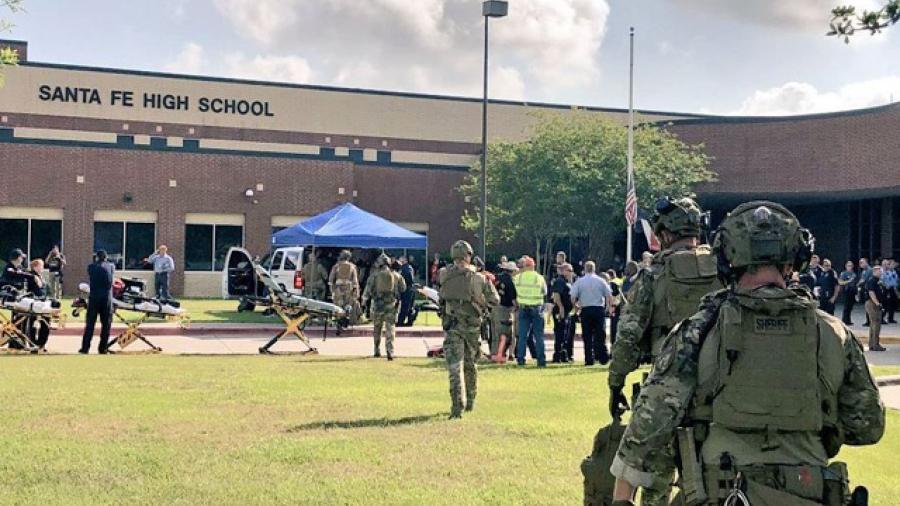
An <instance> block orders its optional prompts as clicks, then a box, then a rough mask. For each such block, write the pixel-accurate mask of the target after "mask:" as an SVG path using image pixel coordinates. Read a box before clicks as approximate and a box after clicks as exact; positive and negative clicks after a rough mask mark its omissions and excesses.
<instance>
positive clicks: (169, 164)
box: [0, 144, 464, 293]
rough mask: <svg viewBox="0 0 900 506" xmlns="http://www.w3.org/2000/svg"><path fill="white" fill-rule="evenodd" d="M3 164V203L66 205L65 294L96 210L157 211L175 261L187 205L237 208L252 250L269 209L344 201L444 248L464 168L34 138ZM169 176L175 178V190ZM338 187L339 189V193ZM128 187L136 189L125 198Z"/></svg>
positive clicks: (265, 243) (454, 224) (76, 275)
mask: <svg viewBox="0 0 900 506" xmlns="http://www.w3.org/2000/svg"><path fill="white" fill-rule="evenodd" d="M0 167H2V168H3V170H4V173H5V174H8V176H7V179H6V184H4V185H0V205H3V206H17V207H54V208H62V209H63V210H64V211H63V215H64V222H63V229H64V232H63V234H64V237H63V242H64V245H65V250H66V254H67V256H68V258H69V264H70V271H69V272H70V273H71V275H70V276H67V280H66V281H67V290H68V291H69V292H71V291H72V290H73V289H74V287H75V286H76V283H77V282H78V281H80V280H81V279H82V278H83V276H82V274H81V273H83V272H84V266H86V265H87V264H88V263H89V262H90V259H91V255H92V249H93V217H94V211H96V210H127V211H151V212H156V213H157V215H158V218H157V242H159V243H165V244H166V245H168V246H169V250H170V253H171V254H172V255H173V257H174V258H175V260H176V262H177V263H178V264H179V266H180V267H183V265H184V264H183V260H184V242H185V237H184V231H185V224H184V216H185V213H228V214H243V215H244V217H245V226H244V235H245V245H246V246H247V248H248V249H250V251H252V252H254V253H258V254H262V253H264V252H265V251H267V250H268V248H269V240H270V233H271V217H272V216H273V215H303V216H312V215H314V214H317V213H319V212H322V211H325V210H327V209H329V208H331V207H333V206H335V205H337V204H339V203H341V202H345V201H354V202H355V203H356V204H357V205H359V206H360V207H362V208H364V209H366V210H368V211H371V212H374V213H376V214H380V215H382V216H384V217H385V218H388V219H390V220H394V221H415V222H428V223H429V224H430V240H431V244H434V245H436V246H438V247H441V248H444V249H446V248H447V247H449V244H450V243H451V242H452V241H453V240H455V239H456V238H458V237H460V236H462V232H461V231H460V229H459V217H460V215H461V213H462V205H463V204H462V198H461V197H460V196H459V195H458V194H457V193H456V192H455V190H454V188H456V187H457V186H459V184H460V183H461V182H462V178H463V177H464V174H463V173H461V172H453V171H443V170H432V169H421V170H418V169H403V168H386V167H373V166H362V165H355V164H353V163H351V162H348V161H322V160H307V159H298V158H290V157H275V156H273V157H268V156H239V155H219V154H192V153H184V152H162V151H149V150H128V149H107V148H94V147H70V146H46V145H31V144H0ZM77 176H84V178H85V182H84V184H78V183H76V177H77ZM169 180H175V181H176V182H177V186H176V187H174V188H171V187H170V186H169ZM10 181H18V182H19V184H17V185H13V184H9V182H10ZM260 183H261V184H263V185H264V190H263V191H260V192H256V195H255V197H254V198H255V199H257V200H258V203H257V204H253V203H252V201H251V200H250V199H247V198H245V197H244V195H243V192H244V190H245V189H246V188H254V189H255V187H256V185H257V184H260ZM339 188H344V194H343V195H340V194H339V192H338V189H339ZM354 190H357V191H358V195H359V196H358V198H356V199H354V198H353V191H354ZM126 192H127V193H130V194H131V195H132V196H133V200H132V202H130V203H127V204H126V203H125V202H124V201H123V196H124V194H125V193H126ZM147 253H148V254H149V253H151V252H147ZM172 281H173V285H172V288H173V291H174V293H181V291H182V289H183V275H182V271H180V270H179V272H178V273H177V275H176V276H175V277H174V278H173V280H172Z"/></svg>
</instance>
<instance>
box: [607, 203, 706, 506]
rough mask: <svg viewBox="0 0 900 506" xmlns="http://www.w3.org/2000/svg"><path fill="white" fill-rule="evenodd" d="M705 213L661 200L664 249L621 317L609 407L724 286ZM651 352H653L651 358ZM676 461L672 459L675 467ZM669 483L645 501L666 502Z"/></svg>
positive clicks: (657, 222)
mask: <svg viewBox="0 0 900 506" xmlns="http://www.w3.org/2000/svg"><path fill="white" fill-rule="evenodd" d="M702 218H703V213H702V211H701V209H700V206H698V205H697V203H696V202H694V200H692V199H690V198H679V199H670V198H668V197H663V198H661V199H659V201H658V202H657V204H656V214H655V216H654V225H653V228H654V232H655V233H656V235H657V237H659V239H660V243H661V245H662V247H663V250H662V251H660V252H659V253H657V254H656V255H654V256H653V259H652V261H651V262H650V266H649V267H647V268H644V269H641V270H640V271H639V272H638V276H637V279H636V280H635V281H634V284H633V286H632V287H631V288H630V291H629V292H628V300H629V304H627V305H626V306H625V307H624V309H623V311H622V315H621V316H620V317H619V323H618V329H617V334H618V335H617V336H616V342H615V344H614V345H613V352H612V361H611V362H610V364H609V389H610V412H611V413H612V414H613V417H615V416H616V414H618V413H619V412H620V411H621V410H622V409H623V406H625V405H627V403H626V401H625V396H624V395H623V394H622V388H623V387H624V386H625V377H626V376H628V374H629V373H631V372H632V371H634V370H635V369H637V367H638V365H639V364H640V362H641V361H642V360H645V359H646V358H652V357H655V356H656V355H657V354H659V350H660V348H661V347H662V343H663V339H664V338H665V337H666V335H667V334H668V333H669V331H670V330H671V329H672V327H674V326H675V324H676V323H678V322H679V321H681V320H683V319H684V318H687V317H688V316H690V315H692V314H694V313H695V312H696V311H697V305H698V304H699V303H700V299H701V298H702V297H703V296H704V295H706V294H707V293H709V292H712V291H715V290H718V289H720V288H722V283H721V282H720V281H719V279H718V277H717V273H716V259H715V256H714V255H713V253H712V250H711V248H710V247H709V246H708V245H706V244H701V242H700V233H701V228H702ZM648 356H649V357H648ZM670 453H671V452H670ZM674 468H675V463H674V460H673V461H671V462H670V463H669V469H670V472H671V471H674ZM669 493H670V490H669V487H668V486H667V485H663V486H662V487H660V488H655V489H651V490H647V489H645V490H644V495H643V503H644V504H667V503H668V496H669Z"/></svg>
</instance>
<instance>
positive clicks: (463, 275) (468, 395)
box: [438, 241, 543, 419]
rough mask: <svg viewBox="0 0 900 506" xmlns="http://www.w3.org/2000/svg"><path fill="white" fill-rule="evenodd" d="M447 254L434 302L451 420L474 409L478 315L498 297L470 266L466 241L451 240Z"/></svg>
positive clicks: (490, 306) (480, 315)
mask: <svg viewBox="0 0 900 506" xmlns="http://www.w3.org/2000/svg"><path fill="white" fill-rule="evenodd" d="M450 256H451V257H452V258H453V264H452V265H449V266H447V268H446V269H444V270H443V271H442V273H441V277H440V286H441V288H440V292H439V294H440V297H439V302H438V305H439V306H440V310H441V324H442V326H443V328H444V333H445V337H444V357H445V358H446V360H447V372H448V375H449V379H450V418H451V419H454V418H461V417H462V412H463V410H464V409H465V410H466V411H472V410H473V409H475V395H476V394H477V393H478V371H477V366H476V364H475V361H476V360H477V359H478V354H479V352H480V351H481V347H480V346H479V344H480V343H479V342H478V339H479V337H480V336H481V323H482V318H484V315H485V314H486V312H487V311H488V310H490V309H491V308H493V306H494V305H496V304H497V302H499V300H500V298H499V296H498V295H497V291H496V290H495V289H494V286H493V285H491V284H490V283H489V282H488V281H487V280H486V279H485V277H484V276H482V275H481V274H479V273H477V272H475V268H474V267H472V264H471V262H472V256H473V252H472V246H471V245H470V244H469V243H468V242H466V241H456V242H455V243H453V246H452V247H451V248H450ZM541 279H543V278H541ZM463 382H465V387H463V384H464V383H463Z"/></svg>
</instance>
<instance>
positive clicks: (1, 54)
mask: <svg viewBox="0 0 900 506" xmlns="http://www.w3.org/2000/svg"><path fill="white" fill-rule="evenodd" d="M22 2H23V0H0V8H4V7H5V8H6V9H8V10H9V11H10V12H11V13H13V14H15V13H17V12H21V11H23V10H24V9H23V8H22ZM13 26H14V25H13V24H12V22H11V21H9V20H8V19H0V33H2V32H8V31H10V30H12V27H13ZM18 63H19V52H18V51H16V50H14V49H11V48H9V47H4V48H0V84H2V83H3V67H5V66H7V65H18Z"/></svg>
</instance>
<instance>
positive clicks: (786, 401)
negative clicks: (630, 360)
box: [690, 290, 846, 462]
mask: <svg viewBox="0 0 900 506" xmlns="http://www.w3.org/2000/svg"><path fill="white" fill-rule="evenodd" d="M838 332H841V333H842V334H843V335H838V334H837V333H838ZM845 334H846V331H845V330H844V329H843V327H842V326H841V325H840V323H839V322H838V321H837V320H834V321H831V320H828V319H826V318H825V317H823V316H822V315H818V314H817V312H816V309H815V302H814V301H811V300H810V299H807V298H804V297H800V296H797V295H796V294H794V293H793V292H790V291H788V290H785V297H784V298H755V297H750V296H746V295H736V296H731V297H730V298H729V299H728V300H727V301H725V302H724V303H723V305H722V308H721V309H720V312H719V318H718V320H717V322H716V325H715V327H714V328H713V330H712V332H711V333H710V335H709V336H707V338H706V339H705V341H704V343H703V346H702V347H701V350H700V357H699V363H698V387H697V392H696V397H695V405H694V407H693V409H692V413H691V416H690V417H691V418H692V419H694V420H698V421H701V422H706V423H714V424H718V425H721V426H722V427H725V428H727V429H729V430H731V431H733V432H742V433H746V432H756V433H760V434H764V435H765V441H766V443H765V445H769V446H770V447H772V448H774V447H777V444H778V434H779V433H784V432H809V433H814V434H820V433H821V432H822V428H823V427H830V428H834V427H837V413H838V401H837V390H838V387H839V386H840V384H841V381H842V378H843V369H844V367H843V345H842V343H843V340H844V339H845V338H846V335H845ZM720 444H721V442H720ZM823 444H824V445H825V447H826V453H828V454H829V456H833V455H832V454H834V453H836V451H837V448H839V446H840V443H839V442H838V444H837V448H829V444H828V442H823ZM725 446H727V447H733V448H740V447H741V446H742V445H741V444H739V442H735V444H734V445H731V444H729V443H727V442H726V443H725ZM766 449H767V448H766V447H765V446H764V447H763V448H762V450H766ZM733 456H734V458H735V461H736V462H741V461H742V455H739V454H737V453H735V454H734V455H733Z"/></svg>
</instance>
